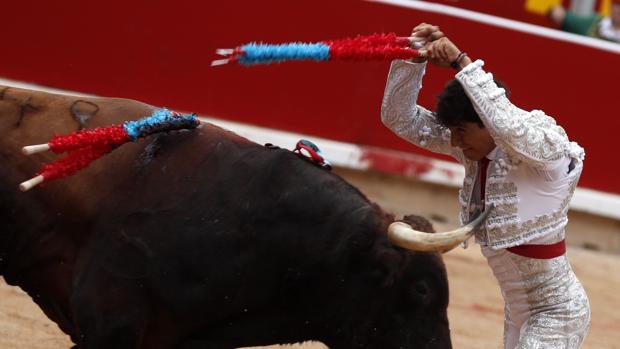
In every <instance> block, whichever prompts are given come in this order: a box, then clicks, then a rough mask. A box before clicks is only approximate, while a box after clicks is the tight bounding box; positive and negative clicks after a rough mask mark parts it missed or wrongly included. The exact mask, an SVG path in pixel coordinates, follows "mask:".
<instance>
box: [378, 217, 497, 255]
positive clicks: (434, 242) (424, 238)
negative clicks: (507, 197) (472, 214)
mask: <svg viewBox="0 0 620 349" xmlns="http://www.w3.org/2000/svg"><path fill="white" fill-rule="evenodd" d="M491 208H492V207H488V208H487V209H486V210H485V211H484V212H483V213H482V214H480V215H478V217H476V219H474V220H473V221H472V222H470V223H469V224H467V225H465V226H463V227H460V228H458V229H455V230H452V231H447V232H441V233H425V232H422V231H417V230H415V229H413V228H411V226H410V225H409V224H406V223H403V222H394V223H392V224H390V226H389V228H388V237H389V238H390V241H392V243H393V244H395V245H397V246H400V247H402V248H406V249H408V250H412V251H431V252H441V253H444V252H448V251H450V250H451V249H453V248H455V247H456V246H458V245H459V244H460V243H462V242H464V241H465V240H467V239H469V237H470V236H471V235H472V234H473V233H474V229H475V228H477V227H478V226H479V225H480V224H482V222H484V220H485V219H487V217H488V216H489V213H490V212H491Z"/></svg>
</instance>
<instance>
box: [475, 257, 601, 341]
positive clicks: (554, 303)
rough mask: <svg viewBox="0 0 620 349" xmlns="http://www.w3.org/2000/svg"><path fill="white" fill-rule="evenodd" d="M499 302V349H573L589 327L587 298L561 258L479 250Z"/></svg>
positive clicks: (568, 265) (564, 259) (565, 260)
mask: <svg viewBox="0 0 620 349" xmlns="http://www.w3.org/2000/svg"><path fill="white" fill-rule="evenodd" d="M481 249H482V254H483V255H484V256H485V257H486V258H487V262H488V263H489V266H490V267H491V269H492V270H493V274H495V277H496V278H497V280H498V282H499V285H500V288H501V291H502V296H503V297H504V302H505V308H504V315H505V319H504V348H505V349H515V348H516V349H526V348H527V349H543V348H544V349H577V348H579V347H580V346H581V344H582V343H583V340H584V339H585V337H586V335H587V333H588V328H589V325H590V305H589V303H588V297H587V295H586V293H585V291H584V289H583V287H582V285H581V283H580V282H579V280H578V279H577V277H576V276H575V273H574V272H573V270H572V269H571V267H570V264H569V262H568V259H567V258H566V255H564V256H560V257H556V258H552V259H533V258H528V257H522V256H519V255H516V254H514V253H511V252H508V251H507V250H505V249H501V250H493V249H491V248H489V247H487V246H481Z"/></svg>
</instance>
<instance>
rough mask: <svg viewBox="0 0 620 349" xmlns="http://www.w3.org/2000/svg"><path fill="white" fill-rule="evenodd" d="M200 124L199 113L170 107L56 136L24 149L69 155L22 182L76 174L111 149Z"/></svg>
mask: <svg viewBox="0 0 620 349" xmlns="http://www.w3.org/2000/svg"><path fill="white" fill-rule="evenodd" d="M199 124H200V121H198V119H197V118H196V115H195V114H186V115H182V114H179V113H177V112H173V111H170V110H168V109H166V108H163V109H159V110H156V111H155V112H153V114H151V116H148V117H146V118H143V119H140V120H135V121H126V122H124V123H123V124H122V125H112V126H106V127H99V128H95V129H92V130H81V131H77V132H73V133H71V134H68V135H64V136H58V135H55V136H54V137H52V139H51V140H50V141H49V142H48V143H46V144H37V145H29V146H26V147H23V148H22V152H23V153H24V154H26V155H31V154H35V153H40V152H44V151H48V150H49V151H52V152H53V153H56V154H61V153H69V154H68V155H67V156H66V157H64V158H61V159H58V160H56V161H54V162H52V163H49V164H45V165H43V166H42V168H41V170H40V171H39V173H37V175H36V176H35V177H34V178H32V179H29V180H27V181H25V182H23V183H21V184H20V185H19V188H20V189H21V190H22V191H27V190H30V189H32V188H33V187H35V186H37V185H39V184H41V183H44V182H48V181H51V180H54V179H59V178H63V177H67V176H71V175H74V174H75V173H76V172H77V171H79V170H81V169H83V168H85V167H87V166H88V165H89V164H90V163H91V162H93V161H94V160H96V159H98V158H100V157H102V156H103V155H105V154H107V153H109V152H111V151H112V150H113V149H115V148H117V147H119V146H121V145H123V144H124V143H127V142H133V141H135V140H137V139H139V138H143V137H147V136H149V135H152V134H155V133H160V132H167V131H172V130H180V129H193V128H196V127H197V126H198V125H199Z"/></svg>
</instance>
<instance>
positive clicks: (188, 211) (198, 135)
mask: <svg viewBox="0 0 620 349" xmlns="http://www.w3.org/2000/svg"><path fill="white" fill-rule="evenodd" d="M152 111H153V108H152V107H151V106H148V105H145V104H142V103H139V102H136V101H131V100H123V99H112V98H78V97H73V96H62V95H52V94H47V93H41V92H33V91H27V90H19V89H16V88H8V87H4V88H2V89H1V92H0V272H1V273H2V275H3V276H4V277H5V279H6V281H7V282H8V283H9V284H12V285H17V286H19V287H21V288H22V289H24V290H25V291H26V292H28V294H29V295H30V296H31V297H32V298H33V300H34V301H35V302H36V303H37V304H38V305H39V306H40V307H41V308H42V309H43V311H44V312H45V314H47V316H49V317H50V318H51V319H52V320H54V321H55V322H56V323H58V324H59V326H60V327H61V329H62V330H63V331H65V332H66V333H68V334H69V335H71V338H72V339H73V341H74V342H75V343H76V345H77V347H78V348H106V349H109V348H234V347H239V346H253V345H262V344H273V343H287V342H297V341H303V340H311V339H312V340H319V341H322V342H324V343H326V344H327V345H328V346H329V347H331V348H347V349H348V348H377V349H379V348H380V349H397V348H449V347H450V339H449V330H448V323H447V316H446V307H447V303H448V290H447V281H446V274H445V269H444V266H443V264H442V262H441V259H440V257H439V256H437V255H435V254H431V253H415V252H407V251H404V250H402V249H399V248H396V247H393V246H392V245H391V244H390V243H389V242H388V240H387V238H386V230H387V226H388V224H389V223H391V222H392V221H393V218H392V217H391V216H389V215H387V214H385V213H384V212H383V211H382V210H381V209H380V208H379V207H377V206H376V205H374V204H372V203H371V202H369V201H368V200H367V198H366V197H365V196H364V195H363V194H361V193H360V192H359V191H358V190H357V189H356V188H354V187H353V186H351V185H349V184H347V183H346V182H345V181H343V180H342V179H341V178H339V177H338V176H337V175H335V174H332V173H329V172H327V171H325V170H324V169H322V168H320V167H317V166H315V165H313V164H311V163H309V162H307V161H305V160H303V159H300V158H299V157H298V156H296V155H295V154H293V153H291V152H289V151H287V150H282V149H268V148H265V147H263V146H260V145H257V144H255V143H252V142H250V141H248V140H246V139H244V138H241V137H239V136H237V135H235V134H233V133H230V132H228V131H225V130H222V129H220V128H218V127H216V126H213V125H209V124H204V125H202V126H201V127H199V128H198V129H195V130H192V131H174V132H170V133H167V134H160V135H156V136H151V137H149V138H147V139H144V140H141V141H138V142H135V143H130V144H126V145H123V146H122V147H120V148H118V149H116V150H115V151H113V152H112V153H111V154H109V155H107V156H105V157H103V158H101V159H100V160H97V161H96V162H94V163H93V164H92V165H91V166H90V167H89V168H88V169H86V170H84V171H82V172H79V173H78V174H76V175H74V176H71V177H68V178H66V179H63V180H58V181H55V182H50V183H49V184H47V185H45V186H43V187H37V188H34V189H32V190H31V191H29V192H26V193H21V192H19V191H18V184H19V183H20V182H22V181H24V180H26V179H28V178H31V177H32V176H33V175H34V174H35V173H36V172H37V171H38V170H39V167H40V165H41V164H42V163H44V162H49V161H51V160H53V159H55V158H57V156H56V155H53V154H50V153H41V154H36V155H33V156H30V157H27V156H25V155H22V154H21V153H20V148H21V147H22V146H25V145H30V144H37V143H44V142H46V141H48V140H49V139H50V138H51V137H52V136H53V134H55V133H57V134H67V133H70V132H72V131H76V130H78V129H82V128H94V127H99V126H106V125H111V124H118V123H121V122H122V121H125V120H128V119H137V118H140V117H144V116H147V115H149V114H151V112H152ZM418 226H419V225H418Z"/></svg>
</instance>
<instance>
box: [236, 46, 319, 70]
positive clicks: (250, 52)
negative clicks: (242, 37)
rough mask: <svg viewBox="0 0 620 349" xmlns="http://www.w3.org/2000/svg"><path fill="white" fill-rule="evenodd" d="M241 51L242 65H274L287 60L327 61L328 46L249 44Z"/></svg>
mask: <svg viewBox="0 0 620 349" xmlns="http://www.w3.org/2000/svg"><path fill="white" fill-rule="evenodd" d="M241 50H242V51H243V55H241V56H240V57H239V63H240V64H243V65H253V64H264V63H274V62H283V61H288V60H315V61H326V60H329V46H328V45H326V44H323V43H317V44H303V43H293V44H282V45H265V44H257V43H251V44H247V45H243V46H241Z"/></svg>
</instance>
